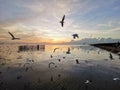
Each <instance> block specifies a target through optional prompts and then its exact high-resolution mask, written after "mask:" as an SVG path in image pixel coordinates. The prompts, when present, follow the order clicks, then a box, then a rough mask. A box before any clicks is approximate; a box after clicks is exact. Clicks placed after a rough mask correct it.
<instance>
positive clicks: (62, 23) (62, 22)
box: [60, 15, 65, 27]
mask: <svg viewBox="0 0 120 90" xmlns="http://www.w3.org/2000/svg"><path fill="white" fill-rule="evenodd" d="M64 20H65V15H64V16H63V18H62V21H60V23H61V26H62V27H63V25H64Z"/></svg>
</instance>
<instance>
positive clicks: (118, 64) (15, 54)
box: [0, 44, 120, 90]
mask: <svg viewBox="0 0 120 90" xmlns="http://www.w3.org/2000/svg"><path fill="white" fill-rule="evenodd" d="M18 46H20V44H18V45H16V44H15V45H14V44H9V45H8V44H4V45H0V90H119V88H120V82H119V80H116V81H115V80H113V78H120V57H119V56H118V55H115V54H113V53H112V56H113V59H112V60H111V59H110V58H109V54H110V52H107V51H105V50H102V49H99V48H95V47H93V46H89V45H46V46H45V49H40V50H36V49H35V50H26V51H25V50H24V51H19V49H18ZM68 47H69V48H70V54H66V52H67V50H68ZM54 48H59V49H56V51H55V52H53V51H54ZM51 56H52V57H51ZM76 59H78V61H79V64H77V63H76ZM86 80H91V83H90V84H87V85H86V84H85V81H86Z"/></svg>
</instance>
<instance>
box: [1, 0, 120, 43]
mask: <svg viewBox="0 0 120 90" xmlns="http://www.w3.org/2000/svg"><path fill="white" fill-rule="evenodd" d="M64 14H65V15H66V18H65V25H64V27H61V25H60V23H59V21H60V20H61V18H62V17H63V15H64ZM8 31H10V32H11V33H13V34H14V35H15V36H16V37H19V38H21V40H19V42H48V43H58V42H69V41H71V40H72V34H74V33H78V34H79V37H80V38H79V39H78V40H80V39H83V38H93V37H94V38H102V37H103V38H108V37H111V38H117V39H120V0H0V41H12V40H11V36H10V35H9V34H8Z"/></svg>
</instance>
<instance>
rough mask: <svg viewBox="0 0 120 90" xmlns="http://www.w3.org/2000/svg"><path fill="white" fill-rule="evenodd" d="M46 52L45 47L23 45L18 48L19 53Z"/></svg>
mask: <svg viewBox="0 0 120 90" xmlns="http://www.w3.org/2000/svg"><path fill="white" fill-rule="evenodd" d="M41 49H42V50H44V49H45V45H39V44H38V45H22V46H18V51H19V52H21V51H39V50H41Z"/></svg>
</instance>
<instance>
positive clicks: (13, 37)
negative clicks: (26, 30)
mask: <svg viewBox="0 0 120 90" xmlns="http://www.w3.org/2000/svg"><path fill="white" fill-rule="evenodd" d="M8 33H9V34H10V35H11V36H12V40H15V39H18V40H19V39H20V38H16V37H15V36H14V35H13V34H12V33H11V32H8Z"/></svg>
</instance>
